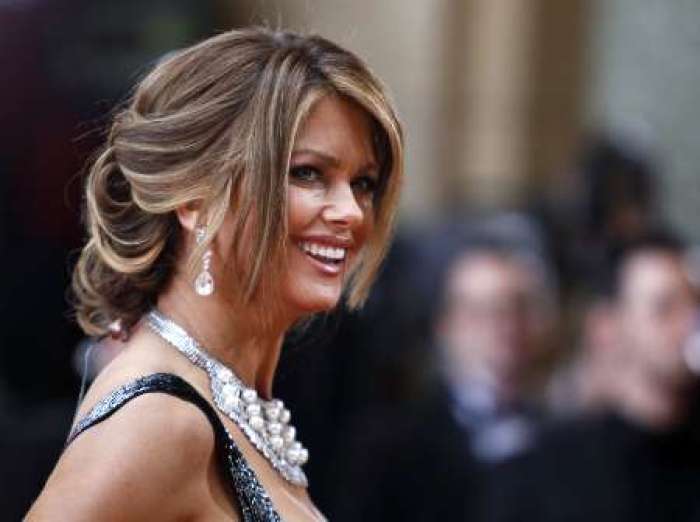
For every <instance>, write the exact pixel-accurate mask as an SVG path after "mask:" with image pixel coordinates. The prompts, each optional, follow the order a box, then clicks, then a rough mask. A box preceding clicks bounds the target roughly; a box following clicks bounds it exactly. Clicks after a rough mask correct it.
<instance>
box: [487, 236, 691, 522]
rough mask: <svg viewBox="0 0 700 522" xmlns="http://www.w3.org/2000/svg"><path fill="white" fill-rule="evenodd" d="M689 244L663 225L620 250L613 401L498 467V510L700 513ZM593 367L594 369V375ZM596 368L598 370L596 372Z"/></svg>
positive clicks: (491, 515)
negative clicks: (688, 359)
mask: <svg viewBox="0 0 700 522" xmlns="http://www.w3.org/2000/svg"><path fill="white" fill-rule="evenodd" d="M686 266H687V265H686V262H685V249H684V246H683V244H682V243H681V242H680V241H679V240H677V239H675V238H674V237H672V236H671V235H669V234H665V233H660V234H652V235H649V236H648V237H645V238H640V239H639V240H637V241H635V242H633V243H632V244H630V245H628V246H627V248H625V249H624V250H623V251H622V253H621V254H620V256H619V259H618V262H617V263H616V269H615V270H614V271H613V273H614V274H615V278H614V286H613V294H612V295H613V298H612V306H610V307H609V309H608V311H609V313H610V314H612V317H611V318H609V319H610V320H611V323H610V324H612V325H614V326H613V334H612V338H613V339H614V341H611V342H609V341H610V336H606V339H607V340H606V342H607V343H608V344H607V346H606V349H607V350H608V351H609V353H608V355H607V356H606V357H604V358H601V359H600V361H604V362H605V363H606V364H609V365H611V367H609V368H607V369H604V371H603V373H604V374H605V375H608V376H610V377H611V378H609V379H607V380H606V381H602V380H601V381H599V382H598V386H599V387H603V388H605V389H601V390H598V391H599V395H600V396H603V397H605V398H606V401H605V408H604V410H603V412H601V413H599V414H598V415H596V416H589V417H582V418H580V419H578V420H575V421H568V422H566V423H564V424H563V425H561V426H558V427H556V428H553V429H552V430H551V432H549V433H548V434H546V435H544V436H543V437H542V439H541V441H540V443H539V444H538V446H537V448H536V449H534V450H533V451H532V452H530V453H529V454H528V455H527V456H525V457H523V458H521V459H518V460H516V461H514V462H512V463H509V464H506V465H504V466H503V467H502V469H501V470H500V471H499V473H497V474H496V475H495V476H494V481H493V484H492V485H493V487H492V489H491V490H490V495H489V498H490V500H489V502H488V516H487V517H486V519H487V520H489V521H490V520H498V521H506V520H507V521H509V522H510V521H520V520H522V521H541V522H547V521H562V520H566V521H569V522H576V521H579V520H580V521H584V520H585V521H589V520H593V519H595V520H597V521H600V522H602V521H607V520H610V521H613V520H614V521H616V522H624V521H628V520H629V521H632V520H634V521H646V520H649V521H652V520H653V521H662V520H663V521H671V520H674V521H675V520H677V521H691V520H700V497H698V494H697V492H698V491H700V429H699V428H700V425H699V424H698V419H697V415H696V412H695V411H694V409H696V408H694V401H695V395H696V393H695V387H696V379H695V377H694V376H693V374H692V373H691V372H690V370H689V368H688V366H687V364H686V363H685V358H684V352H685V346H686V343H687V342H688V340H689V339H690V337H691V335H692V334H693V331H694V328H695V325H696V320H697V313H698V305H697V297H696V294H695V291H694V289H693V287H692V286H691V284H690V281H689V278H688V273H687V270H686ZM585 375H586V374H585V373H584V377H585ZM589 375H592V374H589Z"/></svg>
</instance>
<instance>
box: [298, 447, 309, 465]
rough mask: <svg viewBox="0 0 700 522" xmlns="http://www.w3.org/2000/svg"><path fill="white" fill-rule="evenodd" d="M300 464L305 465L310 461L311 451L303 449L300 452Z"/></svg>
mask: <svg viewBox="0 0 700 522" xmlns="http://www.w3.org/2000/svg"><path fill="white" fill-rule="evenodd" d="M298 461H299V464H301V465H304V464H306V463H307V462H308V461H309V450H307V449H306V448H302V449H301V450H299V459H298Z"/></svg>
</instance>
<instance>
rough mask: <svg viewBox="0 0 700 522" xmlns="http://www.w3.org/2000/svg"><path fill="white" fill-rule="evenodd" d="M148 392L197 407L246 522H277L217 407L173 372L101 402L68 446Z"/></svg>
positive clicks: (137, 382) (134, 384)
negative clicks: (216, 409)
mask: <svg viewBox="0 0 700 522" xmlns="http://www.w3.org/2000/svg"><path fill="white" fill-rule="evenodd" d="M144 393H167V394H169V395H174V396H176V397H178V398H180V399H182V400H185V401H188V402H190V403H192V404H194V405H195V406H197V407H198V408H199V409H200V410H202V412H203V413H204V414H205V415H206V416H207V419H209V422H210V424H211V425H212V428H213V429H214V435H215V441H216V453H217V457H218V459H219V465H220V467H221V471H222V473H223V474H224V477H226V478H227V479H228V480H230V483H231V487H232V488H233V493H234V494H235V496H236V501H237V503H238V505H239V506H240V509H241V514H242V516H243V520H244V521H245V522H277V521H280V520H281V519H280V517H279V515H278V514H277V512H276V511H275V509H274V507H273V505H272V502H271V501H270V498H269V497H268V495H267V492H266V491H265V489H264V488H263V487H262V485H261V484H260V482H259V481H258V479H257V477H256V475H255V472H254V471H253V470H252V469H251V468H250V466H249V465H248V463H247V462H246V460H245V458H244V457H243V454H242V453H241V451H240V450H239V449H238V446H236V443H235V442H234V441H233V439H232V438H231V435H230V434H229V432H228V430H227V429H226V427H225V426H224V425H223V423H222V422H221V419H220V418H219V416H218V415H217V414H216V411H214V408H213V407H212V406H211V405H210V404H209V402H207V400H206V399H205V398H204V397H202V396H201V395H200V394H199V393H198V392H197V390H195V389H194V388H193V387H192V385H191V384H189V383H188V382H187V381H185V380H184V379H182V378H181V377H178V376H177V375H174V374H171V373H154V374H152V375H147V376H145V377H140V378H138V379H136V380H134V381H132V382H130V383H128V384H125V385H123V386H121V387H119V388H117V389H116V390H114V391H113V392H112V393H110V394H109V395H107V396H106V397H105V398H104V399H102V400H101V401H100V402H98V403H97V404H96V405H95V406H93V408H92V409H91V410H90V411H89V412H88V413H87V414H86V415H85V417H83V418H82V419H81V420H80V421H79V422H78V423H77V424H76V425H75V427H74V428H73V430H71V433H70V435H69V436H68V440H67V442H66V446H68V445H69V444H70V443H71V442H72V441H73V440H75V438H76V437H78V436H79V435H80V434H81V433H83V432H84V431H85V430H87V429H88V428H90V427H92V426H94V425H96V424H98V423H100V422H102V421H104V420H105V419H107V418H109V417H110V416H111V415H112V414H113V413H114V412H116V411H117V410H119V408H121V407H122V406H123V405H124V404H126V403H127V402H129V401H130V400H131V399H134V398H136V397H138V396H139V395H143V394H144Z"/></svg>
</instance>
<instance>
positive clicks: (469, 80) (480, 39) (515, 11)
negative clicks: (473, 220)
mask: <svg viewBox="0 0 700 522" xmlns="http://www.w3.org/2000/svg"><path fill="white" fill-rule="evenodd" d="M583 3H584V0H570V1H568V2H565V3H564V4H566V6H567V8H562V7H560V4H561V3H560V2H553V1H547V0H532V1H524V0H462V1H458V0H430V1H429V0H381V1H371V0H354V1H342V0H286V1H282V0H278V1H258V2H253V1H249V2H248V3H247V4H241V3H240V2H237V3H236V4H235V6H236V9H237V16H236V17H235V18H233V17H232V20H234V21H235V22H236V23H249V22H251V21H254V22H259V21H261V20H262V21H267V22H268V23H270V24H271V25H281V26H283V27H288V28H293V29H298V30H302V31H314V32H318V33H320V34H322V35H324V36H327V37H329V38H331V39H333V40H335V41H337V42H339V43H341V44H342V45H345V46H347V47H349V48H350V49H352V50H354V51H356V52H358V53H359V54H360V55H362V56H363V57H364V58H365V59H366V60H367V61H368V62H369V64H370V65H371V66H372V68H373V69H374V70H375V71H376V72H377V73H378V74H379V76H380V77H382V78H383V79H384V81H385V82H386V83H387V84H388V86H389V90H390V91H391V92H392V93H393V95H394V98H395V101H396V103H397V105H398V108H399V112H400V114H401V116H402V119H403V121H404V125H405V130H406V137H407V154H406V160H407V161H406V164H407V182H406V190H405V192H404V197H403V209H402V220H403V221H404V222H408V223H411V222H422V221H425V220H426V219H430V218H431V217H434V216H437V215H439V214H440V213H442V212H443V211H444V210H446V209H448V208H449V207H459V208H466V207H469V208H471V207H490V206H496V205H504V204H511V203H517V202H519V201H520V200H521V199H522V197H523V195H524V194H525V193H526V192H527V190H528V188H529V187H530V186H531V185H532V183H533V182H535V183H538V182H539V181H541V178H542V176H543V173H545V174H548V173H551V172H552V171H559V170H562V167H563V166H564V165H565V164H566V162H568V159H569V157H570V154H571V152H572V150H573V147H574V145H573V144H574V142H575V141H576V140H577V139H578V127H579V112H580V111H579V110H578V105H579V89H578V85H579V84H580V74H579V71H580V70H581V64H582V58H581V50H582V48H583V43H582V35H583V31H582V29H581V28H582V27H583V26H584V25H585V24H584V20H585V17H584V16H582V11H583V10H582V8H581V6H582V5H583ZM221 5H222V6H223V7H222V9H223V10H224V11H225V10H226V9H227V8H226V6H227V5H229V4H227V3H226V2H222V4H221ZM242 5H247V6H246V7H244V8H242V7H241V6H242ZM229 14H231V13H229Z"/></svg>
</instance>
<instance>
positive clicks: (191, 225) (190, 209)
mask: <svg viewBox="0 0 700 522" xmlns="http://www.w3.org/2000/svg"><path fill="white" fill-rule="evenodd" d="M199 210H200V205H199V203H197V202H194V201H191V202H190V203H187V204H186V205H182V206H179V207H177V209H176V210H175V213H176V214H177V220H178V221H179V222H180V226H182V228H184V229H185V230H187V231H189V232H194V229H195V227H196V226H197V223H198V222H199Z"/></svg>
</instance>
